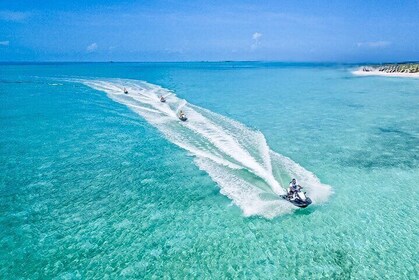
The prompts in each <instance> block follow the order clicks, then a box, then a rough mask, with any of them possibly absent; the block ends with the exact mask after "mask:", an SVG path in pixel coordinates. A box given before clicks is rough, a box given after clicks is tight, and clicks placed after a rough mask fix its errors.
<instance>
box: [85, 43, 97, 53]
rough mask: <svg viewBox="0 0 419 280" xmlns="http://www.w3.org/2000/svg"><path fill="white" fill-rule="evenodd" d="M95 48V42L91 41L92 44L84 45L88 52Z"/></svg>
mask: <svg viewBox="0 0 419 280" xmlns="http://www.w3.org/2000/svg"><path fill="white" fill-rule="evenodd" d="M96 50H97V44H96V43H92V44H90V45H88V46H87V47H86V51H87V52H89V53H91V52H94V51H96Z"/></svg>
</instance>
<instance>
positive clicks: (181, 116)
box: [179, 113, 188, 122]
mask: <svg viewBox="0 0 419 280" xmlns="http://www.w3.org/2000/svg"><path fill="white" fill-rule="evenodd" d="M187 119H188V118H187V117H186V115H185V114H184V113H180V114H179V120H181V121H183V122H184V121H186V120H187Z"/></svg>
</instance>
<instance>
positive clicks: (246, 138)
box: [77, 79, 331, 218]
mask: <svg viewBox="0 0 419 280" xmlns="http://www.w3.org/2000/svg"><path fill="white" fill-rule="evenodd" d="M77 81H78V82H81V83H83V84H85V85H87V86H89V87H91V88H94V89H96V90H100V91H104V92H106V93H107V95H108V96H109V97H110V98H111V99H113V100H114V101H116V102H119V103H122V104H124V105H126V106H128V107H129V108H130V109H131V110H133V111H134V112H136V113H138V114H139V115H141V116H142V117H143V118H144V119H146V120H147V121H148V122H149V123H150V124H152V125H153V126H155V127H156V128H157V129H158V130H159V131H161V132H162V133H163V134H164V135H165V137H166V138H167V139H168V140H169V141H171V142H172V143H174V144H176V145H178V146H179V147H181V148H183V149H185V150H187V151H188V152H189V153H190V154H191V155H193V156H195V163H196V165H197V166H198V167H199V168H200V169H201V170H203V171H205V172H206V173H208V174H209V176H210V177H211V178H212V179H213V180H214V181H215V182H216V183H217V184H218V185H219V186H220V189H221V193H222V194H224V195H226V196H227V197H229V198H230V199H231V200H232V201H233V202H234V203H235V204H236V205H237V206H239V207H240V208H241V209H242V211H243V213H244V215H246V216H253V215H259V216H263V217H266V218H273V217H275V216H278V215H281V214H284V213H290V212H292V211H293V210H294V209H296V207H294V206H293V205H292V204H290V203H289V202H286V201H285V200H283V199H280V198H279V197H278V195H280V194H284V193H285V190H284V189H285V188H286V187H287V185H286V184H287V183H288V181H289V180H290V179H291V178H292V177H295V178H298V180H299V181H300V183H301V184H302V185H303V186H304V187H305V190H306V191H307V195H308V196H309V197H310V198H312V200H313V203H314V204H316V203H323V202H325V201H326V200H327V198H328V197H329V195H330V194H331V188H330V187H329V186H327V185H324V184H322V183H320V181H319V179H318V178H317V177H316V176H315V175H314V174H313V173H311V172H309V171H307V170H305V169H304V168H303V167H301V166H300V165H299V164H297V163H295V162H294V161H292V160H291V159H289V158H287V157H284V156H282V155H280V154H278V153H276V152H274V151H272V150H271V149H270V148H269V146H268V144H267V142H266V139H265V137H264V135H263V134H262V133H261V132H260V131H256V130H253V129H250V128H248V127H246V126H245V125H243V124H241V123H239V122H237V121H234V120H231V119H229V118H227V117H225V116H222V115H219V114H216V113H214V112H211V111H209V110H207V109H204V108H201V107H199V106H195V105H192V104H189V103H188V102H186V100H184V99H181V98H178V97H177V96H176V95H175V94H174V93H173V92H171V91H169V90H167V89H164V88H162V87H160V86H157V85H153V84H150V83H147V82H143V81H135V80H119V79H118V80H117V79H111V80H77ZM123 88H126V89H127V90H128V94H124V92H123ZM161 95H163V96H165V98H166V102H165V103H162V102H160V96H161ZM179 110H183V111H184V112H185V114H186V116H187V117H188V120H187V121H186V122H182V121H180V120H179V119H178V117H177V113H178V111H179ZM280 182H282V185H281V184H280Z"/></svg>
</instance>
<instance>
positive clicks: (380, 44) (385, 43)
mask: <svg viewBox="0 0 419 280" xmlns="http://www.w3.org/2000/svg"><path fill="white" fill-rule="evenodd" d="M356 45H357V46H358V47H359V48H362V47H367V48H385V47H387V46H389V45H391V42H389V41H375V42H358V43H357V44H356Z"/></svg>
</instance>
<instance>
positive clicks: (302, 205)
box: [281, 195, 312, 208]
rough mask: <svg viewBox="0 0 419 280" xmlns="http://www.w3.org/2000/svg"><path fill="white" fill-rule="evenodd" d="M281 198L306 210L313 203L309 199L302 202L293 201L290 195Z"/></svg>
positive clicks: (297, 199)
mask: <svg viewBox="0 0 419 280" xmlns="http://www.w3.org/2000/svg"><path fill="white" fill-rule="evenodd" d="M281 197H282V198H283V199H285V200H287V201H288V202H290V203H292V204H294V205H295V206H297V207H300V208H306V207H307V206H309V205H310V204H311V203H312V201H311V199H310V198H309V197H307V198H306V200H302V199H299V198H295V199H291V198H290V197H289V196H288V195H281Z"/></svg>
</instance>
